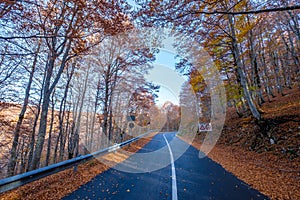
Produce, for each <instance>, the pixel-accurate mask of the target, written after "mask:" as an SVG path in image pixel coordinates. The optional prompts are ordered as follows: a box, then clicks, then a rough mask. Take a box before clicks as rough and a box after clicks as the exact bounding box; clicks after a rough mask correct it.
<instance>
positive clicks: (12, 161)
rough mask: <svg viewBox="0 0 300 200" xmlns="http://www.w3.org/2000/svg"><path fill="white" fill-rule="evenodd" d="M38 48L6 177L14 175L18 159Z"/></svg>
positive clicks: (38, 48) (15, 131) (16, 128)
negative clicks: (21, 131)
mask: <svg viewBox="0 0 300 200" xmlns="http://www.w3.org/2000/svg"><path fill="white" fill-rule="evenodd" d="M40 46H41V44H40V43H39V44H38V47H37V50H36V55H35V57H34V60H33V64H32V67H31V72H30V76H29V80H28V83H27V88H26V91H25V98H24V101H23V106H22V109H21V112H20V114H19V118H18V122H17V125H16V127H15V130H14V139H13V143H12V148H11V151H10V159H9V162H8V167H7V175H8V176H12V175H14V170H15V166H16V160H17V157H18V154H17V147H18V142H19V137H20V129H21V125H22V122H23V119H24V116H25V113H26V110H27V105H28V101H29V96H30V89H31V85H32V81H33V75H34V72H35V67H36V63H37V58H38V52H39V50H40Z"/></svg>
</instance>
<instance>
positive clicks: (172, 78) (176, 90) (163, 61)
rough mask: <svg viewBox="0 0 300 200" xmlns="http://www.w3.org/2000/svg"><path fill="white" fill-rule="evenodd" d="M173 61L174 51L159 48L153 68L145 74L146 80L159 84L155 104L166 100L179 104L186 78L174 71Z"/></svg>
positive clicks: (174, 60)
mask: <svg viewBox="0 0 300 200" xmlns="http://www.w3.org/2000/svg"><path fill="white" fill-rule="evenodd" d="M175 62H176V59H175V54H174V53H172V52H170V51H168V50H165V49H160V52H159V53H158V55H157V56H156V61H155V62H154V64H153V66H154V68H153V69H152V70H151V71H150V73H149V75H146V79H147V80H148V81H151V82H153V83H155V84H157V85H160V91H159V93H158V99H157V105H163V104H164V103H165V102H166V101H171V102H172V103H174V104H177V105H179V94H180V90H181V86H182V84H183V82H184V81H185V80H186V78H184V77H183V76H182V75H181V74H179V73H178V72H176V71H175Z"/></svg>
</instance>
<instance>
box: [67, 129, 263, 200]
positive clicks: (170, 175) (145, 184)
mask: <svg viewBox="0 0 300 200" xmlns="http://www.w3.org/2000/svg"><path fill="white" fill-rule="evenodd" d="M198 154H199V151H198V150H197V149H195V148H194V147H192V146H189V145H188V144H187V143H185V142H183V141H182V140H180V139H179V138H178V137H176V133H174V132H172V133H159V134H157V135H156V136H155V137H154V138H153V139H152V140H151V141H150V142H149V143H148V144H146V145H145V146H144V147H143V148H142V149H141V150H140V151H138V152H137V153H136V154H133V155H132V156H131V157H130V158H128V159H127V160H126V161H124V162H123V163H120V164H118V165H117V166H116V167H114V168H111V169H109V170H107V171H105V172H103V173H101V174H99V175H97V176H96V177H95V178H94V179H92V180H91V181H90V182H88V183H87V184H85V185H83V186H81V187H80V188H79V189H78V190H76V191H74V192H73V193H71V194H70V195H69V196H66V197H65V198H64V199H65V200H67V199H72V200H73V199H78V200H79V199H122V200H123V199H128V200H137V199H143V200H145V199H151V200H156V199H157V200H161V199H170V200H177V199H179V200H181V199H184V200H185V199H191V200H196V199H222V200H223V199H228V200H235V199H237V200H240V199H243V200H246V199H269V198H268V197H266V196H264V195H263V194H261V193H260V192H258V191H257V190H254V189H252V188H251V187H250V186H249V185H247V184H246V183H244V182H243V181H241V180H239V179H238V178H237V177H235V176H234V175H232V174H231V173H229V172H227V171H226V170H225V169H224V168H222V166H220V165H219V164H217V163H216V162H214V161H212V160H211V159H210V158H208V157H205V158H201V159H199V157H198ZM132 172H134V173H132Z"/></svg>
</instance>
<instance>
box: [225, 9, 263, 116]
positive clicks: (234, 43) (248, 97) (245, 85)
mask: <svg viewBox="0 0 300 200" xmlns="http://www.w3.org/2000/svg"><path fill="white" fill-rule="evenodd" d="M228 19H229V27H230V31H231V36H232V46H233V52H234V57H235V60H236V64H237V69H236V70H237V73H238V76H239V77H240V80H241V86H242V88H243V92H244V96H245V99H246V100H247V104H248V106H249V108H250V111H251V113H252V115H253V117H254V118H256V119H257V120H261V114H260V113H259V112H258V110H257V108H256V105H255V104H254V102H253V100H252V97H251V95H250V92H249V88H248V83H247V80H246V76H245V74H244V72H243V70H242V63H241V59H240V52H239V49H238V45H237V40H236V35H235V28H234V22H233V15H228Z"/></svg>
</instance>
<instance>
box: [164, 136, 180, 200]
mask: <svg viewBox="0 0 300 200" xmlns="http://www.w3.org/2000/svg"><path fill="white" fill-rule="evenodd" d="M163 136H164V139H165V141H166V143H167V146H168V149H169V152H170V158H171V169H172V200H177V199H178V198H177V183H176V172H175V165H174V158H173V153H172V150H171V147H170V145H169V142H168V140H167V138H166V137H165V135H163Z"/></svg>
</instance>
